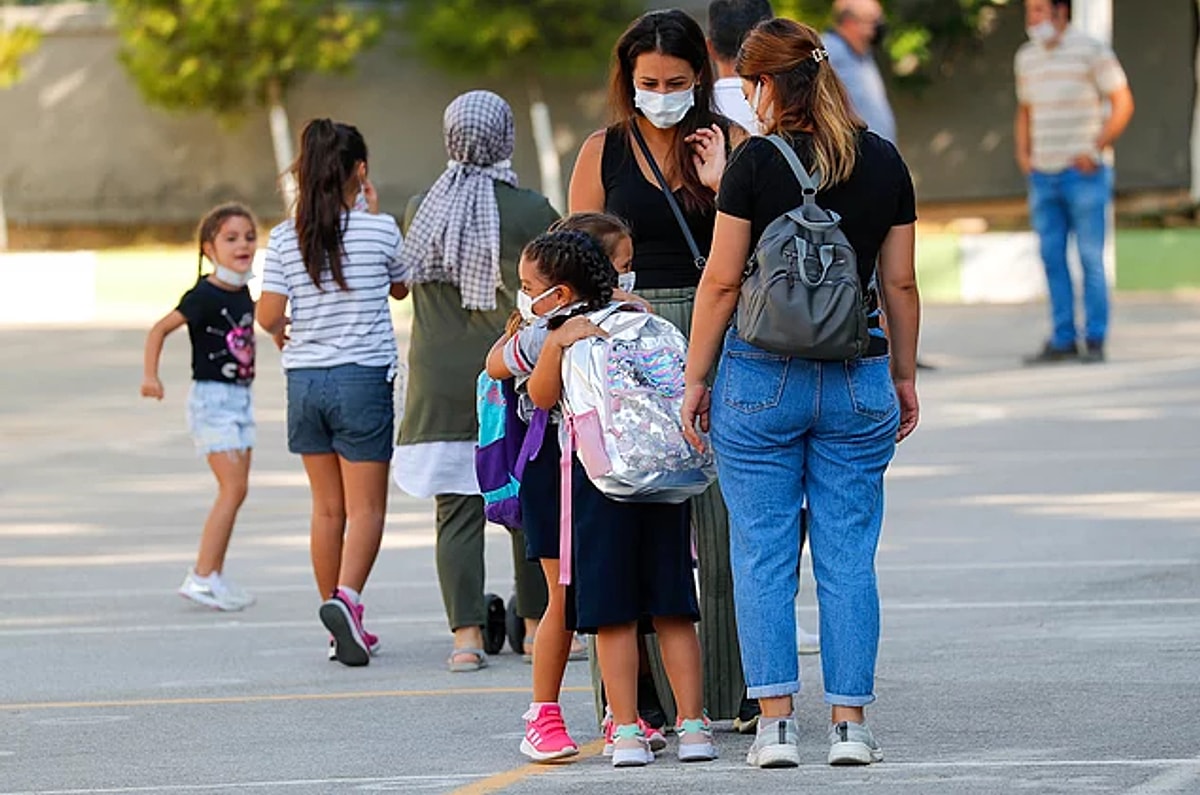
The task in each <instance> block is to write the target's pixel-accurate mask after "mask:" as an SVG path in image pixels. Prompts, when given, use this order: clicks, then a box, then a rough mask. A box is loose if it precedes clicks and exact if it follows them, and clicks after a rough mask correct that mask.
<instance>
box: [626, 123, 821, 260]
mask: <svg viewBox="0 0 1200 795" xmlns="http://www.w3.org/2000/svg"><path fill="white" fill-rule="evenodd" d="M629 126H630V129H632V130H633V137H634V139H635V140H636V141H637V142H638V146H639V147H640V148H641V150H642V154H643V155H645V157H646V162H647V163H649V164H650V170H651V171H653V172H654V178H655V179H656V180H658V187H659V188H661V189H662V193H663V196H665V197H666V198H667V204H669V205H670V206H671V212H672V213H674V215H675V221H676V223H678V224H679V231H680V232H683V239H684V240H686V241H687V247H688V250H689V251H691V252H692V262H693V263H694V264H695V266H696V270H701V271H702V270H704V266H705V264H707V260H706V259H705V258H704V255H703V254H701V253H700V247H699V246H697V245H696V238H694V237H692V230H691V227H689V226H688V224H687V220H686V219H685V218H684V217H683V211H682V210H680V209H679V202H677V201H675V194H674V193H672V192H671V187H670V186H669V185H667V178H666V177H664V176H663V173H662V169H660V168H659V167H658V163H656V162H654V155H653V153H651V151H650V146H649V144H647V143H646V138H645V136H643V135H642V131H641V130H639V129H638V126H637V120H636V119H635V120H634V121H633V122H632V123H631V124H630V125H629ZM797 162H799V161H797Z"/></svg>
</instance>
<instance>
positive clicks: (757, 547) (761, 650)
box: [683, 19, 920, 767]
mask: <svg viewBox="0 0 1200 795" xmlns="http://www.w3.org/2000/svg"><path fill="white" fill-rule="evenodd" d="M737 73H738V76H739V77H741V78H742V91H743V93H744V94H745V96H746V101H747V102H749V103H750V107H751V108H752V110H753V111H754V113H755V115H756V116H757V118H758V120H759V123H760V125H761V130H762V132H763V133H764V134H765V135H778V136H780V137H781V138H782V139H783V143H784V145H785V146H787V145H790V147H791V148H792V149H793V150H794V151H795V153H796V155H797V156H798V157H799V159H800V162H801V163H802V164H803V165H804V167H805V169H807V170H808V171H809V173H810V174H814V172H819V178H818V179H817V182H818V186H819V187H818V190H817V194H816V201H817V204H818V205H819V206H820V207H821V208H823V209H824V210H826V211H828V212H831V213H836V214H837V216H839V217H840V219H841V224H840V228H841V230H842V232H844V233H845V235H846V237H847V239H848V240H849V242H850V245H851V246H852V247H853V249H854V252H855V254H856V259H857V266H858V278H859V281H860V283H861V287H862V291H863V295H864V296H865V306H864V309H865V311H866V314H867V318H868V327H869V329H870V337H869V345H868V346H867V350H866V353H865V355H863V356H862V357H860V358H856V359H851V360H848V361H817V360H812V359H802V358H799V357H791V356H784V355H779V354H776V353H773V352H771V351H767V350H764V349H761V348H759V347H757V346H755V345H752V344H750V343H748V342H746V341H745V340H743V339H741V338H740V337H739V335H738V329H737V327H736V324H734V325H733V326H732V327H731V324H730V320H731V318H733V314H734V310H735V309H736V308H737V305H738V300H739V294H740V288H741V282H742V273H743V268H744V267H745V263H746V261H747V259H748V258H749V257H750V256H751V254H752V253H753V252H754V251H755V250H756V248H757V246H758V242H759V238H760V237H761V236H762V234H763V231H764V229H766V227H767V226H768V225H769V224H770V223H771V222H772V221H774V220H775V219H776V218H778V217H779V216H781V215H783V214H785V213H787V212H789V211H791V210H793V209H795V208H797V207H799V206H800V205H801V204H802V203H803V198H804V197H803V192H802V189H801V187H800V184H799V182H798V181H797V179H796V177H795V176H794V174H793V172H792V169H791V168H790V167H789V165H788V163H787V162H786V160H785V157H784V154H783V152H781V151H780V150H779V149H778V148H777V147H776V146H775V144H774V143H773V142H772V141H770V140H768V139H767V138H764V137H755V138H752V139H751V140H749V141H747V142H746V143H745V144H743V145H742V146H741V147H739V148H738V149H737V150H736V151H735V152H734V153H733V155H732V157H731V158H730V162H729V166H728V168H727V169H726V171H725V174H724V176H723V178H722V180H721V187H720V191H719V193H718V195H717V220H716V229H715V232H714V235H713V243H712V250H711V252H710V255H709V258H708V266H707V268H705V270H704V276H703V277H702V278H701V280H700V286H699V288H698V289H697V292H696V309H695V314H694V315H693V318H694V319H693V322H692V329H691V344H690V346H689V351H688V362H687V371H686V375H685V380H686V383H687V396H686V399H685V403H684V409H683V420H684V424H685V427H687V428H693V427H694V426H696V425H698V426H699V427H700V428H701V429H702V430H710V431H711V434H712V437H711V438H712V445H713V449H714V450H715V452H716V456H717V467H718V473H719V476H720V483H721V491H722V493H723V495H724V497H725V501H726V503H727V505H728V506H729V518H730V553H731V562H732V568H733V582H734V601H735V604H736V610H737V623H738V637H739V640H740V642H741V654H742V666H743V668H744V670H745V673H746V685H747V693H748V694H749V696H751V697H752V698H757V699H759V704H760V706H761V709H762V717H761V718H760V721H759V725H758V736H757V737H756V738H755V741H754V744H753V745H752V746H751V749H750V753H749V755H748V756H747V761H748V762H749V763H750V764H752V765H756V766H758V767H794V766H796V765H798V764H799V762H800V755H799V750H798V748H797V745H796V736H797V735H796V722H795V718H794V715H793V705H792V696H793V694H795V693H797V692H799V690H800V672H799V666H798V665H797V661H796V638H795V631H796V623H795V620H794V614H793V600H794V598H795V594H796V587H797V577H796V574H797V572H796V564H797V559H798V555H799V550H800V543H799V542H800V538H799V534H800V511H801V506H802V505H803V504H805V502H806V501H807V510H808V519H809V525H808V538H809V543H810V545H811V549H812V557H813V572H814V575H815V578H816V581H817V601H818V604H819V605H820V621H821V627H820V636H821V667H822V672H823V674H824V677H823V679H824V687H825V701H826V703H828V704H829V705H830V707H831V716H830V717H831V725H830V730H829V734H830V750H829V755H828V761H829V764H833V765H838V764H870V763H872V762H878V761H880V760H881V759H882V758H883V754H882V751H881V750H880V747H879V744H878V743H877V742H876V741H875V739H874V737H873V735H872V733H871V731H870V729H868V728H867V725H866V722H865V718H864V714H863V708H864V707H865V706H866V705H867V704H870V703H871V702H872V701H874V700H875V694H874V678H875V660H876V656H877V653H878V646H879V594H878V591H877V589H876V585H875V562H874V561H875V550H876V547H877V546H878V542H879V532H880V528H881V526H882V522H883V475H884V471H885V470H886V469H887V466H888V463H889V462H890V460H891V458H892V454H893V452H894V451H895V446H896V443H897V442H898V441H900V440H901V439H903V438H905V437H906V436H907V435H908V434H909V433H911V432H912V430H913V429H914V428H915V427H916V425H917V418H918V403H917V394H916V349H917V330H918V323H919V315H920V301H919V297H918V295H917V287H916V278H915V275H914V270H913V247H914V238H915V222H916V209H915V198H914V195H913V185H912V179H911V178H910V177H909V173H908V168H907V167H906V166H905V164H904V161H903V160H902V159H901V158H900V155H899V153H898V152H897V151H896V149H895V147H894V146H892V144H890V143H888V142H887V141H886V140H884V139H883V138H880V137H879V136H877V135H875V134H874V133H871V132H868V131H867V130H866V125H865V124H863V122H862V121H861V120H860V119H859V118H858V117H857V116H856V115H855V114H854V112H853V111H852V110H851V107H850V103H849V101H848V99H847V97H846V92H845V89H844V88H843V87H842V84H841V83H840V81H839V80H838V78H837V75H836V74H835V73H834V71H833V68H832V67H831V66H830V64H829V63H828V53H826V51H825V50H824V49H823V48H822V46H821V39H820V37H819V35H818V34H817V32H816V31H815V30H813V29H812V28H810V27H808V26H807V25H802V24H800V23H797V22H793V21H791V20H786V19H773V20H768V21H766V22H763V23H761V24H760V25H759V26H758V27H756V28H755V29H754V30H753V31H752V32H751V33H750V35H749V36H748V37H747V38H746V41H745V42H744V43H743V45H742V48H741V51H740V53H739V54H738V59H737ZM814 176H815V174H814ZM876 285H878V287H876ZM801 289H803V288H802V287H801ZM881 306H882V307H886V309H887V313H888V317H887V321H888V322H887V333H886V334H885V332H884V331H883V329H881V328H880V325H881V324H880V317H881V311H880V310H881ZM722 341H723V347H722ZM718 355H719V356H720V367H719V369H718V371H717V379H716V382H715V384H714V386H713V388H712V390H711V392H710V391H709V389H708V388H707V387H706V386H705V379H706V377H707V376H708V373H709V371H710V370H711V369H712V367H713V364H714V363H715V361H716V360H717V358H718ZM694 443H695V444H699V443H700V440H699V438H698V437H695V438H694Z"/></svg>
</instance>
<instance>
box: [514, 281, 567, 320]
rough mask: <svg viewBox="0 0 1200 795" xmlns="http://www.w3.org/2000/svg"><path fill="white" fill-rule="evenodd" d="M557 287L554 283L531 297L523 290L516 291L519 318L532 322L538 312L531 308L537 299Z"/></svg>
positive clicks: (547, 294) (544, 296) (539, 299)
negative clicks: (539, 293) (544, 290)
mask: <svg viewBox="0 0 1200 795" xmlns="http://www.w3.org/2000/svg"><path fill="white" fill-rule="evenodd" d="M558 287H559V286H558V285H557V284H556V285H554V286H553V287H551V288H550V289H549V290H546V292H544V293H542V294H541V295H539V296H536V297H531V296H530V295H529V293H527V292H525V291H524V290H521V291H519V292H518V293H517V311H518V312H520V313H521V319H522V320H524V321H525V322H526V323H531V322H533V320H534V318H536V317H539V315H538V313H537V312H535V311H533V308H534V307H535V306H536V305H537V304H538V302H539V301H541V300H542V299H543V298H546V297H547V296H549V295H550V294H551V293H553V292H554V291H555V290H557V289H558ZM557 308H558V307H555V309H557ZM551 311H554V310H551Z"/></svg>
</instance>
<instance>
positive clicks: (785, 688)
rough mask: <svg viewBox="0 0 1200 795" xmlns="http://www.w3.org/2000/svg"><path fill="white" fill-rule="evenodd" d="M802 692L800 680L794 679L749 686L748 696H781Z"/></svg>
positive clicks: (747, 689)
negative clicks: (776, 683)
mask: <svg viewBox="0 0 1200 795" xmlns="http://www.w3.org/2000/svg"><path fill="white" fill-rule="evenodd" d="M799 692H800V681H799V680H794V681H791V682H784V683H783V684H778V685H762V686H760V687H747V688H746V697H747V698H779V697H780V696H791V695H795V694H796V693H799Z"/></svg>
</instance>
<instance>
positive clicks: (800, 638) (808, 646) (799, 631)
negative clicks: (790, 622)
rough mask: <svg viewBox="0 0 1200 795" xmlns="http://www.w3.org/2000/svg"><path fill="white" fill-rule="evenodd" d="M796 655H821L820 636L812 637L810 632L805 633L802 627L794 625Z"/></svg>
mask: <svg viewBox="0 0 1200 795" xmlns="http://www.w3.org/2000/svg"><path fill="white" fill-rule="evenodd" d="M796 653H797V654H820V653H821V636H820V635H814V634H813V633H811V632H805V631H804V627H802V626H800V625H799V624H797V625H796Z"/></svg>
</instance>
